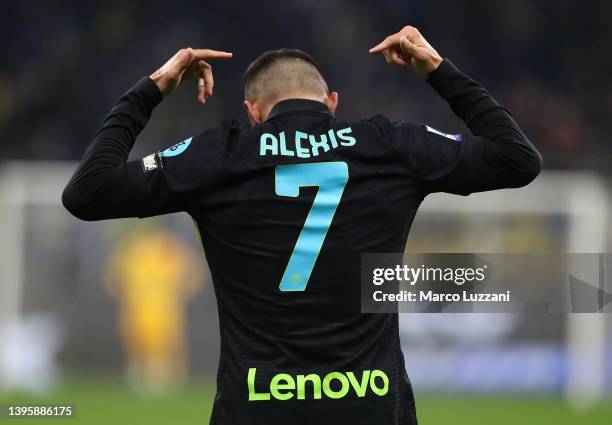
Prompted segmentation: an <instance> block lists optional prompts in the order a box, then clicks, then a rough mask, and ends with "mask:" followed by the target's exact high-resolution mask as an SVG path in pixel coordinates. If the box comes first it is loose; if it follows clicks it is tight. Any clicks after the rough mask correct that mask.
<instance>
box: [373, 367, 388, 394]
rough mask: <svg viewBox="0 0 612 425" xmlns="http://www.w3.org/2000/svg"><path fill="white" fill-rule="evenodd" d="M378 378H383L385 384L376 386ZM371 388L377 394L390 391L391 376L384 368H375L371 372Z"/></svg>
mask: <svg viewBox="0 0 612 425" xmlns="http://www.w3.org/2000/svg"><path fill="white" fill-rule="evenodd" d="M376 378H380V379H382V382H383V386H382V388H379V387H377V386H376ZM370 388H371V389H372V392H373V393H374V394H376V395H379V396H383V395H385V394H387V392H389V377H388V376H387V374H386V373H385V372H383V371H382V370H378V369H374V370H373V371H372V373H371V374H370Z"/></svg>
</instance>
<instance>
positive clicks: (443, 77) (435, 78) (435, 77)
mask: <svg viewBox="0 0 612 425" xmlns="http://www.w3.org/2000/svg"><path fill="white" fill-rule="evenodd" d="M457 78H465V75H464V74H463V73H462V72H461V71H459V69H457V67H456V66H455V64H453V63H452V62H451V61H450V59H448V58H444V60H443V61H442V63H441V64H440V66H438V68H437V69H436V70H435V71H434V72H432V73H431V74H429V77H427V82H428V83H429V85H430V86H431V87H432V88H433V89H434V90H435V91H436V92H438V94H439V95H440V96H442V97H443V98H444V99H449V98H450V97H452V92H453V85H454V83H455V82H456V81H457Z"/></svg>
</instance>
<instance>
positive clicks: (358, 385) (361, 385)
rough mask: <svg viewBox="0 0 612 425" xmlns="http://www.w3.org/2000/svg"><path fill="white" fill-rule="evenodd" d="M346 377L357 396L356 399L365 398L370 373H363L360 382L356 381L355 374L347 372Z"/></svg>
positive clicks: (366, 371)
mask: <svg viewBox="0 0 612 425" xmlns="http://www.w3.org/2000/svg"><path fill="white" fill-rule="evenodd" d="M346 376H348V379H349V382H350V383H351V386H352V387H353V388H354V389H355V394H357V397H365V393H366V391H367V390H368V380H369V378H370V371H369V370H364V371H363V375H361V382H359V381H357V378H356V377H355V374H354V373H353V372H347V373H346Z"/></svg>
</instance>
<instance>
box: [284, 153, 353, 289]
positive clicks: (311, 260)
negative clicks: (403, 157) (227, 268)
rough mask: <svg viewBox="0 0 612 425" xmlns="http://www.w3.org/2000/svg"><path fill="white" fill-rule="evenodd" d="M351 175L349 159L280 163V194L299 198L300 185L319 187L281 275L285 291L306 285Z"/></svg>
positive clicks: (304, 287)
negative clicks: (290, 163) (349, 174)
mask: <svg viewBox="0 0 612 425" xmlns="http://www.w3.org/2000/svg"><path fill="white" fill-rule="evenodd" d="M348 177H349V176H348V165H347V164H346V162H319V163H310V164H292V165H278V166H277V167H276V194H277V195H279V196H291V197H293V198H296V197H297V196H299V194H300V187H304V186H318V187H319V190H318V191H317V195H316V196H315V199H314V202H313V204H312V208H311V209H310V212H309V213H308V217H306V222H304V227H303V228H302V232H301V233H300V236H299V237H298V239H297V242H296V243H295V248H293V252H292V253H291V258H290V259H289V263H288V264H287V268H286V269H285V273H284V274H283V278H282V279H281V282H280V286H279V289H280V290H281V291H303V290H305V289H306V285H307V284H308V280H309V279H310V274H311V273H312V269H313V267H314V265H315V262H316V261H317V257H318V256H319V252H320V251H321V246H322V245H323V241H324V240H325V235H327V231H328V230H329V226H330V225H331V222H332V220H333V218H334V214H335V213H336V208H338V204H339V203H340V198H341V197H342V192H344V186H346V182H347V181H348Z"/></svg>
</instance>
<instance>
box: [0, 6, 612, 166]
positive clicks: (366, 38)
mask: <svg viewBox="0 0 612 425" xmlns="http://www.w3.org/2000/svg"><path fill="white" fill-rule="evenodd" d="M3 6H4V7H3V13H2V16H1V17H0V32H1V33H2V40H3V42H2V43H1V44H0V49H1V50H2V51H1V55H0V149H1V152H2V153H1V154H0V160H2V159H38V160H55V159H68V160H75V159H77V158H79V156H80V155H81V154H82V152H83V150H84V149H85V147H86V145H87V143H88V142H89V140H90V138H91V136H92V135H93V133H94V132H95V131H96V129H97V127H98V126H99V124H100V122H101V120H102V119H103V117H104V116H105V114H106V113H107V111H108V110H109V109H110V107H111V106H112V105H113V103H114V101H115V99H116V98H117V97H118V96H119V95H120V94H121V93H122V92H124V91H125V90H126V89H128V88H129V87H130V86H131V85H132V84H134V83H135V82H136V81H137V80H138V79H139V78H141V77H142V76H144V75H148V74H150V73H151V72H152V71H154V70H155V69H156V68H157V67H158V66H159V65H161V64H162V63H163V62H164V61H165V60H166V59H167V58H168V57H170V56H171V55H172V54H173V53H174V52H175V51H176V50H177V49H179V48H181V47H186V46H193V47H210V48H216V49H222V50H228V51H232V52H234V55H235V58H234V60H232V61H230V62H228V63H223V64H213V70H214V72H215V82H216V87H215V90H216V92H215V96H213V98H212V99H211V101H210V102H207V105H206V106H205V107H199V106H198V105H197V104H196V102H195V89H194V88H193V87H189V88H183V89H182V90H181V91H180V93H178V94H177V95H175V96H173V97H172V98H171V99H169V100H168V101H166V102H164V104H163V105H162V106H161V107H160V108H158V111H157V112H156V114H155V116H154V120H153V121H152V123H151V125H150V126H149V127H148V128H147V130H146V131H145V133H144V135H143V141H142V142H140V143H138V145H137V148H136V152H135V153H134V155H135V156H138V155H145V154H147V153H149V152H150V151H153V150H157V149H159V148H160V147H163V146H167V145H171V144H174V143H176V142H177V141H180V140H182V139H184V138H186V137H189V136H191V135H193V134H195V133H198V132H200V131H202V130H203V129H205V128H206V127H210V126H214V125H216V124H217V123H218V122H219V121H220V120H222V119H228V118H232V117H239V118H244V114H243V112H242V109H241V100H242V98H243V93H242V72H243V71H244V69H245V67H246V66H247V65H248V63H249V62H250V61H251V60H253V59H254V58H255V57H256V56H257V55H258V54H259V53H261V52H263V51H264V50H267V49H272V48H279V47H297V48H301V49H304V50H306V51H308V52H309V53H311V54H312V55H313V56H315V57H316V58H317V59H318V61H319V62H320V63H321V65H322V68H323V70H324V72H325V74H326V77H327V79H328V82H329V85H330V87H331V88H333V89H335V90H337V91H339V93H340V109H339V111H338V115H339V117H340V118H343V119H357V118H365V117H368V116H371V115H374V114H377V113H384V114H386V115H387V116H389V117H390V118H392V119H407V120H411V121H414V122H423V123H427V124H429V125H432V126H434V127H437V128H440V129H442V130H446V131H449V132H454V131H461V130H463V127H462V124H461V123H460V122H459V121H458V120H457V119H456V118H454V117H453V115H452V113H451V112H450V111H449V110H448V108H446V107H445V105H444V103H443V102H442V101H440V100H439V99H437V98H436V97H435V96H434V95H433V94H432V92H431V90H430V89H429V88H428V87H427V85H426V84H423V82H422V81H420V80H419V79H418V78H417V77H415V76H410V75H407V73H406V72H403V71H401V70H398V69H393V68H390V67H388V66H386V64H385V63H384V60H383V59H382V58H379V57H376V58H372V57H369V55H368V54H367V49H368V48H369V47H371V46H373V45H374V44H376V43H377V42H378V41H380V40H381V39H382V38H384V36H386V35H387V34H388V33H391V32H395V31H397V30H399V29H400V28H401V26H402V25H404V24H408V23H410V24H412V25H415V26H417V27H419V28H420V29H421V30H422V32H423V33H424V34H425V36H426V37H428V38H429V39H430V41H431V43H432V44H433V45H434V46H435V47H437V49H438V50H439V51H440V52H441V53H442V54H443V55H445V56H448V57H450V58H452V60H453V61H454V62H455V63H456V65H458V66H459V67H460V68H462V69H463V70H465V71H466V72H468V73H469V74H470V75H472V76H473V77H474V78H476V79H477V80H479V81H481V82H482V83H484V84H485V86H486V87H487V88H489V89H490V90H491V91H492V92H493V93H494V95H495V96H496V97H497V98H498V99H499V100H500V101H501V102H502V103H503V104H504V105H506V106H507V107H508V108H509V110H510V111H511V112H512V113H513V115H514V116H515V118H516V119H517V120H518V121H519V123H520V124H521V125H522V127H523V128H524V130H525V131H526V133H527V135H528V136H529V137H530V138H531V139H532V140H533V141H534V143H535V144H536V145H537V146H538V147H539V148H540V149H541V150H542V152H543V154H544V158H545V165H546V167H548V168H581V169H594V170H597V171H599V172H606V169H607V168H609V167H606V165H607V164H608V163H609V160H610V156H611V155H610V152H611V150H610V144H611V142H612V141H611V140H609V139H608V136H610V135H612V131H611V130H612V128H611V127H612V124H611V120H610V116H611V114H612V79H611V78H609V75H608V74H609V68H610V65H612V63H611V62H612V59H611V56H610V55H608V54H606V53H605V52H606V51H608V50H609V44H610V42H612V26H610V25H608V24H609V20H610V17H611V16H612V3H611V2H607V1H605V0H586V1H582V2H575V1H571V0H559V1H554V2H552V1H529V0H516V1H512V2H508V1H486V0H470V1H467V2H457V1H452V0H384V1H377V2H372V1H365V0H358V1H350V0H339V1H335V0H334V1H326V2H323V1H312V0H284V1H257V2H245V1H238V0H209V1H195V0H191V1H179V0H177V1H174V2H170V3H168V2H157V3H156V2H141V1H130V2H125V1H116V0H107V1H104V2H102V1H91V2H76V1H63V2H53V1H33V0H30V1H26V2H20V1H16V0H8V1H6V2H3Z"/></svg>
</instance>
